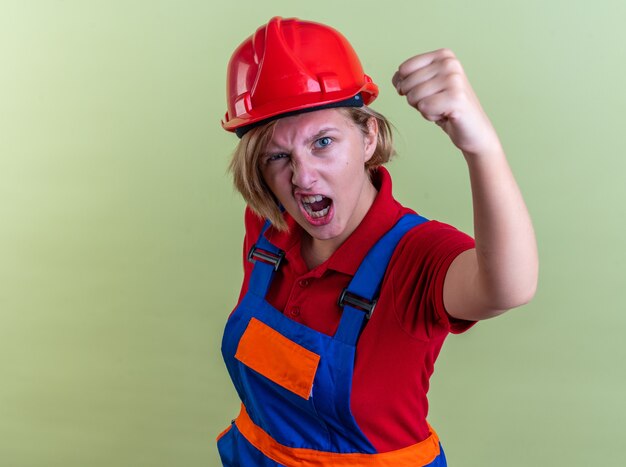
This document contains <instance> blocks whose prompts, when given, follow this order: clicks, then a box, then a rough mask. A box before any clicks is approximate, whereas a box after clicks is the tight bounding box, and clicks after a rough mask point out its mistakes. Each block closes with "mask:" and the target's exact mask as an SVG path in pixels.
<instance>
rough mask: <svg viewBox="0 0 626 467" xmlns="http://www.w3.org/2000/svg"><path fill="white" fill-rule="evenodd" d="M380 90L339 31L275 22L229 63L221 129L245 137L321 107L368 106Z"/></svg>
mask: <svg viewBox="0 0 626 467" xmlns="http://www.w3.org/2000/svg"><path fill="white" fill-rule="evenodd" d="M377 95H378V86H376V84H374V83H373V82H372V79H371V78H370V77H369V76H367V75H366V74H365V73H364V72H363V67H362V65H361V62H360V60H359V58H358V57H357V55H356V53H355V51H354V49H353V48H352V46H351V45H350V43H349V42H348V41H347V40H346V38H345V37H344V36H343V35H342V34H341V33H339V32H338V31H336V30H335V29H333V28H331V27H329V26H325V25H323V24H319V23H313V22H310V21H302V20H299V19H296V18H290V19H283V18H281V17H274V18H272V19H271V20H270V21H269V23H267V24H266V25H263V26H261V27H260V28H259V29H257V31H256V32H255V33H254V35H252V36H250V37H249V38H247V39H246V40H245V41H244V42H243V43H242V44H241V45H240V46H239V47H237V49H236V50H235V52H234V53H233V55H232V57H231V58H230V62H229V63H228V76H227V100H228V111H227V112H226V115H225V116H224V120H223V121H222V126H223V127H224V129H226V130H228V131H235V132H236V133H237V134H238V136H240V137H241V136H242V135H243V134H244V133H245V132H246V131H247V130H248V129H250V128H252V127H254V126H256V125H258V124H259V123H260V122H264V121H265V120H268V119H271V118H273V117H274V118H275V117H277V116H281V115H284V114H293V113H298V112H301V111H306V110H314V109H317V108H325V107H337V106H342V105H343V104H342V103H343V102H344V101H346V103H345V105H346V106H350V105H352V106H358V105H363V104H369V103H370V102H372V101H373V100H374V99H375V98H376V96H377Z"/></svg>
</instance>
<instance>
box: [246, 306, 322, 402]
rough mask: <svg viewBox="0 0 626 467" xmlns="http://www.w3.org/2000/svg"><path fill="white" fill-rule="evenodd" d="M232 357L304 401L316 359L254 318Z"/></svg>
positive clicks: (308, 392) (313, 376) (307, 351)
mask: <svg viewBox="0 0 626 467" xmlns="http://www.w3.org/2000/svg"><path fill="white" fill-rule="evenodd" d="M235 358H236V359H237V360H239V361H240V362H242V363H243V364H245V365H246V366H248V367H250V368H252V369H253V370H255V371H257V372H258V373H261V374H262V375H263V376H265V377H266V378H268V379H270V380H272V381H274V382H275V383H276V384H279V385H280V386H282V387H284V388H285V389H288V390H289V391H291V392H293V393H295V394H297V395H299V396H300V397H302V398H303V399H308V398H309V396H310V394H311V388H312V387H313V379H314V378H315V372H316V371H317V366H318V364H319V361H320V356H319V355H317V354H316V353H314V352H311V351H310V350H308V349H305V348H304V347H302V346H301V345H298V344H296V343H295V342H293V341H291V340H289V339H287V338H286V337H285V336H283V335H282V334H280V333H279V332H278V331H275V330H274V329H272V328H270V327H269V326H267V325H266V324H265V323H262V322H261V321H259V320H258V319H256V318H252V319H251V320H250V322H249V323H248V327H247V328H246V330H245V332H244V333H243V336H241V340H240V341H239V345H238V346H237V353H235Z"/></svg>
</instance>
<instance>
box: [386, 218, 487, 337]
mask: <svg viewBox="0 0 626 467" xmlns="http://www.w3.org/2000/svg"><path fill="white" fill-rule="evenodd" d="M474 245H475V244H474V240H473V239H472V238H471V237H470V236H468V235H466V234H464V233H463V232H460V231H459V230H457V229H455V228H454V227H452V226H450V225H447V224H443V223H441V222H437V221H429V222H427V223H425V224H423V225H421V226H419V227H417V228H415V229H413V230H411V231H410V232H409V233H407V234H406V235H405V237H404V238H403V239H402V240H401V242H400V243H399V244H398V247H397V248H396V251H395V253H394V256H393V257H392V259H391V262H390V264H389V277H388V279H387V280H389V281H390V282H391V287H392V288H393V300H394V310H395V313H396V317H397V319H398V320H399V322H400V325H401V326H402V328H403V329H404V331H405V332H407V333H408V334H410V335H411V336H414V337H416V338H418V339H422V340H431V339H433V338H436V337H439V336H441V335H442V334H447V333H449V332H452V333H454V334H459V333H462V332H464V331H466V330H468V329H469V328H470V327H472V326H473V325H474V324H476V322H475V321H466V320H461V319H457V318H453V317H452V316H450V315H449V314H448V312H447V311H446V309H445V306H444V304H443V284H444V281H445V278H446V274H447V272H448V268H449V267H450V264H452V261H454V259H455V258H456V257H457V256H458V255H459V254H460V253H462V252H463V251H466V250H468V249H470V248H473V247H474Z"/></svg>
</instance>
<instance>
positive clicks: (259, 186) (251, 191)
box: [229, 106, 395, 230]
mask: <svg viewBox="0 0 626 467" xmlns="http://www.w3.org/2000/svg"><path fill="white" fill-rule="evenodd" d="M337 110H339V111H341V112H342V113H344V114H345V115H346V116H347V117H349V118H350V119H351V120H352V122H353V123H354V124H355V125H356V126H357V127H358V128H360V129H361V131H362V132H363V134H368V132H369V127H368V122H369V121H370V119H372V118H374V119H375V120H376V122H377V124H378V139H377V142H376V149H375V150H374V154H373V155H372V157H371V158H370V159H369V160H368V161H367V162H366V163H365V168H366V169H368V170H369V172H370V174H371V172H372V171H373V170H375V169H376V168H377V167H379V166H381V165H383V164H384V163H386V162H387V161H388V160H389V159H391V157H392V156H393V155H394V154H395V149H394V147H393V136H392V132H391V124H390V123H389V121H388V120H387V119H386V118H385V117H384V116H383V115H381V114H379V113H378V112H376V111H375V110H372V109H370V108H369V107H367V106H363V107H340V108H338V109H337ZM276 122H277V120H273V121H271V122H269V123H266V124H265V125H262V126H258V127H255V128H252V129H251V130H250V131H248V132H247V133H246V134H245V135H243V137H242V138H241V140H240V141H239V144H238V145H237V147H236V148H235V151H234V152H233V155H232V159H231V161H230V165H229V170H230V172H231V173H232V175H233V182H234V184H235V188H236V189H237V191H239V193H241V196H243V199H244V200H245V201H246V203H248V206H249V207H250V209H252V211H254V212H255V213H256V214H257V215H259V216H261V217H263V218H266V219H269V220H270V222H271V223H272V225H273V226H274V227H275V228H276V229H278V230H287V223H286V222H285V220H284V219H283V216H282V213H281V211H280V209H279V207H278V202H277V201H276V198H275V197H274V194H273V193H272V192H271V190H270V189H269V188H268V187H267V185H266V183H265V181H264V180H263V175H262V174H261V168H260V159H261V156H262V155H263V153H264V152H265V148H266V147H267V145H268V144H269V142H270V141H271V140H272V137H273V135H274V128H275V127H276Z"/></svg>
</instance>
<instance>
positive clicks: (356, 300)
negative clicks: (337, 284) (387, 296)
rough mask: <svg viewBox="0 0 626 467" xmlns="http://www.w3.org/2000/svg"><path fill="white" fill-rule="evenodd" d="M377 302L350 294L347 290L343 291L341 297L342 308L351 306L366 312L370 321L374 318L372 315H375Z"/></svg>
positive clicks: (340, 304)
mask: <svg viewBox="0 0 626 467" xmlns="http://www.w3.org/2000/svg"><path fill="white" fill-rule="evenodd" d="M376 302H377V300H368V299H367V298H363V297H361V296H359V295H357V294H355V293H352V292H349V291H348V289H347V288H346V289H343V292H341V296H340V297H339V306H340V307H344V306H346V305H349V306H351V307H352V308H356V309H357V310H361V311H363V312H365V318H366V319H370V318H371V317H372V313H374V308H375V307H376Z"/></svg>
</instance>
